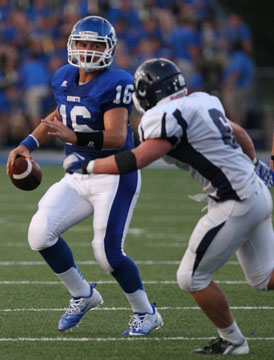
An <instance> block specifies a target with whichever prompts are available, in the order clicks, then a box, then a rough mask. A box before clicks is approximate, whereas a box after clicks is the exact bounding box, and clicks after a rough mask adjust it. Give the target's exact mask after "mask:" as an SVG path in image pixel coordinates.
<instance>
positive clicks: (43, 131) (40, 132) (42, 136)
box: [32, 109, 59, 145]
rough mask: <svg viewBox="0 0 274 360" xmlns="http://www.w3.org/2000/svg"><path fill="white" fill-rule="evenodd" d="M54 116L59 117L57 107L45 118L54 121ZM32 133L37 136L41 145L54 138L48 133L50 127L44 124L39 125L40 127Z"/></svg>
mask: <svg viewBox="0 0 274 360" xmlns="http://www.w3.org/2000/svg"><path fill="white" fill-rule="evenodd" d="M54 116H57V117H59V113H58V110H57V109H56V110H54V111H53V112H52V113H50V114H49V115H48V116H47V117H46V118H45V120H48V121H52V120H53V119H54ZM32 135H33V136H34V137H35V139H37V141H38V142H39V144H40V145H41V144H44V143H46V142H47V141H49V140H50V139H52V136H50V135H48V128H47V127H46V126H45V125H44V124H40V125H38V127H37V128H36V129H34V130H33V132H32Z"/></svg>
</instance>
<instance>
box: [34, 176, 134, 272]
mask: <svg viewBox="0 0 274 360" xmlns="http://www.w3.org/2000/svg"><path fill="white" fill-rule="evenodd" d="M140 186H141V177H140V172H139V171H135V172H131V173H129V174H125V175H104V174H102V175H81V174H77V173H74V174H66V175H65V176H64V177H63V178H62V179H61V180H60V181H59V182H58V183H56V184H54V185H52V186H51V187H50V188H49V190H48V191H47V192H46V194H45V195H44V196H43V197H42V199H41V200H40V202H39V204H38V211H37V212H36V214H35V215H34V216H33V218H32V220H31V223H30V226H29V233H28V240H29V244H30V247H31V248H32V249H33V250H43V249H45V248H48V247H51V246H53V245H54V244H55V243H56V242H57V240H58V237H59V236H60V235H61V234H63V233H64V232H65V231H67V230H68V229H70V228H71V227H72V226H74V225H75V224H78V223H79V222H81V221H83V220H84V219H87V218H88V217H90V216H92V215H93V232H94V237H93V241H92V247H93V251H94V255H95V258H96V260H97V262H98V263H99V265H100V266H101V267H102V268H103V269H104V270H105V271H107V272H112V271H113V270H115V268H117V267H118V266H119V265H120V263H121V262H122V261H123V256H124V255H125V254H124V251H123V245H124V240H125V236H126V233H127V230H128V227H129V223H130V220H131V217H132V214H133V210H134V207H135V205H136V203H137V199H138V196H139V193H140Z"/></svg>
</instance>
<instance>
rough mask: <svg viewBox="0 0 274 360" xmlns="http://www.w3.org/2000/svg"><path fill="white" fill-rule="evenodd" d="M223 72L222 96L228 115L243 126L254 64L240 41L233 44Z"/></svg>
mask: <svg viewBox="0 0 274 360" xmlns="http://www.w3.org/2000/svg"><path fill="white" fill-rule="evenodd" d="M223 74H224V75H223V82H222V98H223V103H224V107H225V109H226V111H227V114H228V117H229V118H230V120H232V121H234V122H235V123H237V124H239V125H241V126H244V125H245V121H246V116H247V111H248V105H249V102H250V99H251V96H252V86H253V81H254V74H255V65H254V62H253V59H252V58H251V56H250V55H249V54H248V53H247V52H246V51H244V50H243V44H242V42H241V41H237V42H236V43H235V44H234V45H233V50H232V52H231V55H230V57H229V60H228V64H227V66H226V67H225V68H224V73H223Z"/></svg>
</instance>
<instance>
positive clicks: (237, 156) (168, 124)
mask: <svg viewBox="0 0 274 360" xmlns="http://www.w3.org/2000/svg"><path fill="white" fill-rule="evenodd" d="M170 99H171V98H168V101H167V99H163V100H162V101H160V102H159V103H158V104H157V105H156V106H155V107H153V108H152V109H150V110H149V111H147V112H146V113H145V115H144V116H143V117H142V120H141V122H140V125H139V136H140V140H141V141H145V140H148V139H159V138H162V139H167V140H169V141H170V142H171V143H172V145H173V147H172V149H171V151H170V152H169V153H168V154H167V155H166V156H165V157H164V160H166V161H167V162H168V163H172V164H175V165H176V166H177V167H179V168H181V169H184V170H188V171H189V172H190V174H191V176H192V177H193V178H194V179H195V180H197V181H198V182H199V183H200V184H201V185H202V187H203V190H204V191H205V192H206V194H208V195H209V196H210V197H213V198H214V199H215V200H217V201H224V200H229V199H234V200H243V199H245V198H247V197H249V196H250V195H251V194H252V193H253V192H254V182H255V181H256V174H255V172H254V166H253V164H252V162H251V160H250V159H249V158H248V157H247V156H246V155H245V154H244V153H243V152H242V149H241V147H240V146H239V145H238V143H237V141H236V139H235V138H234V136H233V134H232V128H231V126H230V124H229V122H228V120H227V119H226V116H225V112H224V108H223V106H222V104H221V102H220V101H219V99H218V98H217V97H215V96H211V95H208V94H206V93H203V92H196V93H193V94H191V95H188V96H184V97H182V98H178V99H175V100H170Z"/></svg>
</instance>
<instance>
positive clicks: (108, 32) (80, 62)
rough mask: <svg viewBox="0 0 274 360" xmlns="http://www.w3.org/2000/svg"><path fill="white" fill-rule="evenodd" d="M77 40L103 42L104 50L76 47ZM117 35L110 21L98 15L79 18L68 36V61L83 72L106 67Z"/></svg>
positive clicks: (113, 49) (110, 59)
mask: <svg viewBox="0 0 274 360" xmlns="http://www.w3.org/2000/svg"><path fill="white" fill-rule="evenodd" d="M77 41H93V42H100V43H104V44H105V49H104V51H103V52H102V51H94V50H84V49H77V48H76V42H77ZM116 43H117V37H116V33H115V30H114V28H113V26H112V25H111V24H110V22H109V21H108V20H106V19H104V18H102V17H99V16H87V17H85V18H83V19H80V20H79V21H78V22H77V23H76V24H75V25H74V27H73V29H72V32H71V34H70V36H69V39H68V43H67V48H68V62H69V63H70V64H71V65H73V66H76V67H79V68H81V69H82V70H83V71H85V72H93V71H97V70H100V69H104V68H106V67H108V66H109V65H110V64H111V63H112V60H113V54H114V52H115V48H116Z"/></svg>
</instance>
